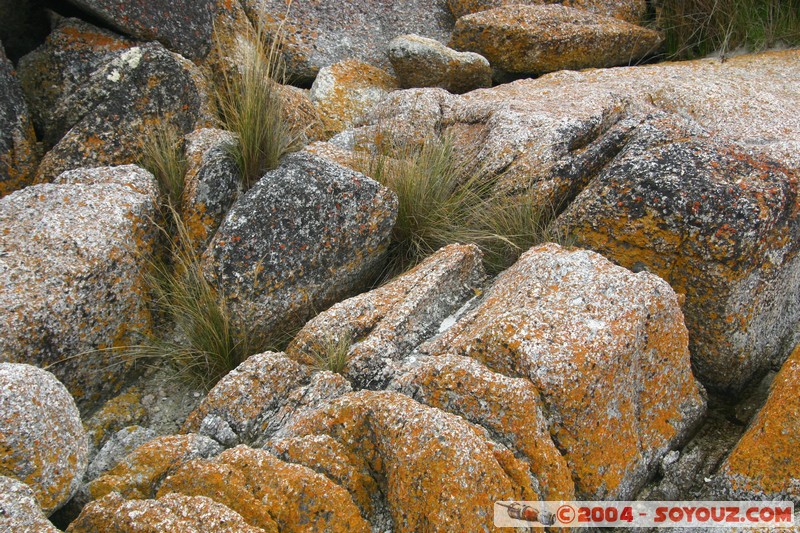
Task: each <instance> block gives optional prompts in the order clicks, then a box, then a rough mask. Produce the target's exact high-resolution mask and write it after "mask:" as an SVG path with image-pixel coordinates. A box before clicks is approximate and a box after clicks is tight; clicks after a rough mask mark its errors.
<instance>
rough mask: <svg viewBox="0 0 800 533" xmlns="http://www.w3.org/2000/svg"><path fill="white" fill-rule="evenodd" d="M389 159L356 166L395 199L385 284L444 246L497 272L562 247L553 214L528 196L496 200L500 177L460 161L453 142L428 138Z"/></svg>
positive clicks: (360, 161) (357, 162) (359, 159)
mask: <svg viewBox="0 0 800 533" xmlns="http://www.w3.org/2000/svg"><path fill="white" fill-rule="evenodd" d="M391 153H392V157H390V156H388V155H385V154H379V155H371V156H364V157H357V158H356V160H355V166H356V167H357V168H358V169H359V170H360V171H362V172H363V173H365V174H367V175H368V176H371V177H372V178H373V179H375V180H376V181H379V182H380V183H382V184H383V185H385V186H387V187H389V188H390V189H392V190H393V191H395V193H396V194H397V197H398V201H399V205H398V215H397V221H396V223H395V227H394V229H393V233H392V244H391V245H390V250H389V266H388V268H387V277H390V276H393V275H396V274H398V273H401V272H404V271H405V270H407V269H409V268H411V267H413V266H414V265H416V264H417V263H419V262H421V261H422V260H423V259H425V257H427V256H429V255H431V254H432V253H434V252H435V251H436V250H438V249H440V248H441V247H443V246H446V245H448V244H454V243H475V244H477V245H478V246H479V247H480V248H481V250H482V251H483V253H484V263H485V266H486V268H487V270H489V271H490V272H492V273H496V272H499V271H500V270H503V269H504V268H507V267H508V266H510V265H511V264H512V263H513V262H514V261H516V260H517V258H518V257H519V256H520V255H521V254H522V252H524V251H525V250H527V249H528V248H530V247H531V246H534V245H536V244H539V243H541V242H544V241H546V240H558V241H563V239H560V238H559V236H557V235H554V234H553V233H552V232H551V231H550V230H549V226H550V222H551V220H552V219H553V218H554V215H555V213H554V210H553V209H551V208H549V207H548V206H542V205H539V204H538V203H537V201H536V199H535V197H534V196H533V195H520V196H514V197H506V196H498V195H496V194H495V193H494V190H493V189H494V185H495V183H496V180H497V178H496V177H494V178H492V177H486V173H484V172H481V170H480V168H479V166H478V165H477V164H476V163H475V162H474V161H470V160H466V161H465V160H463V159H461V158H459V157H457V155H456V153H455V150H454V146H453V143H452V141H451V140H450V139H448V138H446V137H445V138H444V139H428V140H426V141H425V142H424V143H423V144H422V145H421V147H418V148H411V149H405V148H400V149H394V150H393V151H391Z"/></svg>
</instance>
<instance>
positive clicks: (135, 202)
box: [0, 166, 158, 410]
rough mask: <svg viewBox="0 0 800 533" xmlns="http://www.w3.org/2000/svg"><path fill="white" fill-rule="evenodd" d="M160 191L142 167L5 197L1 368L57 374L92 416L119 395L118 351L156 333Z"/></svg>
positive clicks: (0, 214) (0, 202) (122, 362)
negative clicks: (149, 279)
mask: <svg viewBox="0 0 800 533" xmlns="http://www.w3.org/2000/svg"><path fill="white" fill-rule="evenodd" d="M156 194H157V189H156V185H155V180H154V179H153V176H152V175H151V174H150V173H149V172H146V171H144V170H142V169H140V168H139V167H135V166H124V167H116V168H97V169H83V170H76V171H71V172H66V173H64V174H62V175H61V176H59V178H58V179H57V180H56V183H53V184H42V185H35V186H32V187H28V188H26V189H23V190H21V191H16V192H14V193H12V194H10V195H8V196H6V197H4V198H2V199H0V248H1V249H2V250H3V252H2V254H0V309H2V313H0V361H10V362H20V363H30V364H33V365H37V366H42V367H45V366H46V367H49V369H50V370H51V372H53V373H54V374H55V375H56V376H57V377H58V378H59V379H60V380H61V381H62V382H63V383H64V385H66V387H67V389H68V390H69V391H70V393H72V395H73V396H74V397H75V399H76V400H77V402H78V405H79V407H81V409H82V410H86V409H89V408H91V407H92V406H93V405H96V402H97V401H99V400H100V399H102V398H103V397H104V396H107V395H108V394H109V393H112V392H115V391H116V390H119V387H120V386H121V385H122V383H123V381H124V379H125V374H126V370H128V369H129V368H130V367H131V365H132V361H131V360H126V359H123V358H120V356H119V352H117V351H113V350H108V348H112V347H115V346H120V345H122V344H124V343H133V344H136V343H138V342H141V338H142V337H141V334H142V333H144V332H147V331H148V328H149V327H150V312H149V309H148V307H147V303H146V297H145V293H146V290H147V285H146V283H145V281H144V279H143V275H144V273H145V269H146V268H147V263H148V260H149V257H150V254H151V252H152V250H153V246H154V243H155V239H156V236H157V233H158V230H157V229H156V227H155V224H154V220H155V216H156V205H157V200H156Z"/></svg>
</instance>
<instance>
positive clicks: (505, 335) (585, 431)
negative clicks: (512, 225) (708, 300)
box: [420, 244, 705, 499]
mask: <svg viewBox="0 0 800 533" xmlns="http://www.w3.org/2000/svg"><path fill="white" fill-rule="evenodd" d="M420 351H421V352H425V353H430V354H433V355H437V354H454V355H463V356H469V357H472V358H474V359H477V360H479V361H481V362H483V363H484V364H485V365H486V366H488V367H489V368H490V369H492V370H493V371H495V372H499V373H502V374H505V375H508V376H512V377H525V378H527V379H529V380H530V381H531V382H532V383H533V385H534V386H535V387H536V389H537V390H538V391H539V393H540V394H541V397H542V399H543V403H542V405H543V406H546V407H545V408H544V414H545V417H546V418H547V420H548V423H549V425H550V432H551V434H552V437H553V441H554V442H555V444H556V446H557V447H558V448H559V450H560V451H561V452H562V453H563V454H564V456H565V458H566V460H567V464H568V465H569V467H570V469H571V470H572V477H573V480H574V481H575V492H576V495H577V496H578V497H583V498H585V499H592V498H616V499H625V498H628V497H631V496H633V495H634V494H636V491H637V490H638V489H639V488H640V487H641V486H642V484H643V483H644V482H645V481H646V480H647V478H648V477H649V475H650V474H651V473H652V472H653V471H654V469H655V467H656V466H657V463H658V461H659V460H660V458H661V457H662V456H663V455H664V454H665V453H667V452H668V451H669V450H670V449H671V447H672V446H675V445H676V444H677V443H679V442H681V440H682V439H685V438H686V437H687V436H688V434H689V433H690V431H691V430H692V428H693V426H694V425H695V423H696V422H698V420H699V419H700V417H701V416H702V415H703V413H704V411H705V401H704V399H703V397H702V395H701V388H700V387H699V386H698V384H697V382H696V381H695V380H694V377H693V376H692V372H691V367H690V363H689V350H688V335H687V331H686V327H685V326H684V325H683V315H682V313H681V310H680V307H679V306H678V298H677V296H676V295H675V293H674V292H673V291H672V289H671V288H670V287H669V285H667V284H666V283H665V282H664V281H663V280H661V279H659V278H657V277H656V276H653V275H650V274H647V273H640V274H633V273H631V272H630V271H628V270H625V269H624V268H621V267H618V266H616V265H614V264H612V263H611V262H610V261H608V260H606V259H605V258H603V257H602V256H600V255H599V254H596V253H594V252H589V251H585V250H576V251H569V250H566V249H563V248H561V247H559V246H558V245H555V244H547V245H542V246H538V247H535V248H532V249H531V250H529V251H528V252H526V253H525V254H523V255H522V257H521V258H520V259H519V261H518V262H517V263H516V264H515V265H514V266H512V267H511V268H509V269H508V270H506V271H505V272H503V273H502V274H501V275H500V276H499V277H498V278H497V280H496V281H495V283H494V284H493V286H492V287H491V289H489V290H488V291H487V293H486V294H485V297H484V300H483V301H482V302H481V304H480V305H479V306H478V307H477V308H475V309H474V310H473V311H471V312H469V313H468V314H466V315H465V316H464V317H463V318H462V319H460V320H459V321H458V322H457V323H456V324H455V325H454V326H452V327H451V328H450V329H448V330H447V331H446V332H445V333H444V334H443V335H442V336H441V337H439V338H437V339H434V340H433V341H431V342H429V343H427V344H425V345H423V346H422V347H420Z"/></svg>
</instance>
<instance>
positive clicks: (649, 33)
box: [450, 5, 663, 75]
mask: <svg viewBox="0 0 800 533" xmlns="http://www.w3.org/2000/svg"><path fill="white" fill-rule="evenodd" d="M662 40H663V37H662V36H661V34H660V33H658V32H656V31H653V30H649V29H646V28H643V27H641V26H636V25H633V24H629V23H627V22H624V21H621V20H619V19H615V18H612V17H606V16H604V15H597V14H594V13H590V12H588V11H584V10H581V9H574V8H570V7H565V6H559V5H537V6H523V5H508V6H504V7H498V8H494V9H490V10H489V11H481V12H479V13H474V14H472V15H467V16H464V17H461V18H460V19H458V22H456V26H455V29H454V30H453V38H452V40H451V41H450V46H451V47H453V48H455V49H456V50H463V51H470V52H477V53H478V54H480V55H482V56H484V57H485V58H486V59H488V60H489V62H490V63H491V64H492V67H493V68H494V69H496V70H498V71H501V72H502V73H511V74H536V75H538V74H544V73H547V72H553V71H556V70H564V69H582V68H589V67H594V68H598V67H613V66H617V65H629V64H631V63H635V62H636V61H638V60H640V59H642V58H643V57H645V56H646V55H647V54H649V53H652V52H654V51H656V50H657V49H658V47H659V45H660V44H661V41H662Z"/></svg>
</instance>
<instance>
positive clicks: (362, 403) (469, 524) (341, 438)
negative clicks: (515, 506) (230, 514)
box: [283, 391, 535, 532]
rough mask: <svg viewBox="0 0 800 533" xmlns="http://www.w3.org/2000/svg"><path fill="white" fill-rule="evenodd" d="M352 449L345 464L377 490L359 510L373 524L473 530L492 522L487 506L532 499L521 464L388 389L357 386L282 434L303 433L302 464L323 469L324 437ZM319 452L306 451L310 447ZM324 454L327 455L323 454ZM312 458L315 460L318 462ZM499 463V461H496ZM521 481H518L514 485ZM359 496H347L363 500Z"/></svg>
mask: <svg viewBox="0 0 800 533" xmlns="http://www.w3.org/2000/svg"><path fill="white" fill-rule="evenodd" d="M326 435H327V436H328V437H331V438H332V439H333V440H334V441H336V442H337V443H338V444H339V445H340V446H339V447H338V450H339V452H340V453H342V452H344V453H345V454H347V455H350V454H352V456H354V457H355V458H356V461H357V462H356V461H351V464H352V465H354V467H353V468H355V467H356V466H358V465H360V466H361V467H362V468H366V471H364V472H363V473H364V474H365V475H368V476H370V477H372V478H373V480H374V481H375V483H377V485H378V487H379V488H380V490H379V494H377V495H375V496H377V498H378V500H379V502H378V503H377V505H376V508H373V509H371V510H364V509H362V511H365V518H367V519H368V520H369V521H370V523H371V524H372V526H373V528H378V529H380V530H387V529H391V530H393V531H397V532H406V531H420V530H426V531H478V530H481V529H489V528H491V527H492V512H491V509H492V505H493V502H494V501H496V500H501V499H506V498H508V499H525V498H535V491H534V490H533V488H532V486H531V480H530V478H529V477H527V478H526V479H521V477H520V476H518V475H517V474H518V473H519V472H525V471H526V470H527V468H526V466H524V465H523V464H522V463H521V461H518V460H515V459H514V458H513V456H509V455H507V454H503V453H502V452H503V451H502V450H501V449H498V448H497V446H496V445H495V444H492V443H490V442H489V441H487V440H486V439H485V438H484V437H483V436H482V433H481V432H480V431H479V430H478V429H477V428H475V427H474V426H472V425H470V424H469V423H468V422H466V421H464V419H462V418H460V417H457V416H454V415H451V414H449V413H445V412H444V411H441V410H439V409H434V408H430V407H427V406H424V405H422V404H419V403H418V402H416V401H414V400H412V399H410V398H409V397H407V396H405V395H402V394H397V393H392V392H373V391H360V392H355V393H351V394H348V395H345V396H343V397H341V398H339V399H337V400H334V401H333V402H331V403H330V404H329V405H327V406H324V407H322V408H320V409H318V410H317V411H315V412H312V413H310V414H308V415H307V416H305V417H302V418H300V419H299V420H296V421H295V422H294V423H292V424H291V425H289V426H288V427H287V428H286V430H285V431H284V433H283V436H285V437H287V438H292V437H294V438H298V437H307V438H306V440H305V441H304V442H303V444H304V445H305V447H306V452H305V453H304V454H302V455H303V458H304V459H305V461H304V463H305V464H306V466H308V467H310V468H311V469H313V470H319V471H322V472H325V470H326V469H328V468H330V467H329V465H328V462H329V461H328V459H329V457H330V452H331V451H334V450H332V449H331V448H330V446H329V444H330V441H329V440H327V439H315V438H312V437H314V436H326ZM315 446H316V447H318V448H317V450H318V451H319V453H312V452H311V450H312V449H313V448H314V447H315ZM326 451H328V452H329V453H327V454H326V453H325V452H326ZM315 459H321V461H320V462H319V463H316V462H315ZM504 462H505V463H506V464H503V463H504ZM521 482H524V484H521ZM363 498H364V495H363V494H358V493H356V494H353V499H354V500H355V501H357V502H358V501H363Z"/></svg>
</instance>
